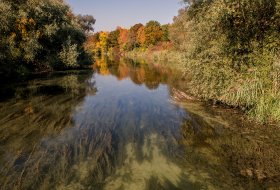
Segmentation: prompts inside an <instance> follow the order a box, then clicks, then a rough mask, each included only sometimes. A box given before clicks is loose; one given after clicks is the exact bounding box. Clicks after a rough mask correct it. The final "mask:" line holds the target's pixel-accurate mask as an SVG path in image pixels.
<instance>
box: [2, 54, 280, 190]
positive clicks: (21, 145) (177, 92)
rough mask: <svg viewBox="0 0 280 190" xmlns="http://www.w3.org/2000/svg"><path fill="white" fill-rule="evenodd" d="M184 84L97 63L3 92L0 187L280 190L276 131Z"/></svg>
mask: <svg viewBox="0 0 280 190" xmlns="http://www.w3.org/2000/svg"><path fill="white" fill-rule="evenodd" d="M185 85H186V81H185V78H184V75H182V74H181V73H180V72H178V71H176V70H174V69H171V68H169V67H165V66H160V65H153V64H146V63H144V62H132V61H129V60H119V61H108V60H106V59H101V60H98V61H97V63H96V64H95V66H94V69H93V71H69V72H60V73H59V72H58V73H54V74H52V75H49V76H46V77H42V78H37V79H33V80H29V81H28V82H24V83H20V84H17V85H9V86H7V85H6V86H3V87H1V98H0V189H58V190H71V189H73V190H79V189H81V190H82V189H104V190H122V189H124V190H126V189H127V190H142V189H143V190H156V189H166V190H169V189H170V190H172V189H184V190H185V189H190V190H196V189H213V190H214V189H279V187H280V180H279V179H280V158H279V154H280V146H279V145H280V138H279V137H280V135H279V134H280V133H279V129H278V128H277V127H273V126H258V125H256V124H254V123H252V122H249V121H247V119H245V118H244V116H243V115H242V114H240V113H238V111H235V110H230V109H226V108H219V107H216V108H215V107H213V106H209V105H205V103H202V102H198V101H195V100H191V97H189V96H188V95H187V94H185V93H184V89H186V87H185ZM277 130H278V132H277Z"/></svg>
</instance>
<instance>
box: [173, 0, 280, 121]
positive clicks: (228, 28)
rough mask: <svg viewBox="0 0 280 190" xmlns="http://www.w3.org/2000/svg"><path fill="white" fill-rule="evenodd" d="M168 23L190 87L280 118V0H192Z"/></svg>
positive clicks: (268, 118) (257, 115)
mask: <svg viewBox="0 0 280 190" xmlns="http://www.w3.org/2000/svg"><path fill="white" fill-rule="evenodd" d="M185 2H186V7H185V8H184V9H182V10H180V11H179V15H178V16H177V17H175V19H174V23H173V24H172V25H171V27H170V37H171V41H172V42H173V45H174V48H175V49H176V50H177V51H179V52H181V53H182V55H184V59H186V61H185V69H186V71H188V72H186V73H189V74H188V75H189V78H190V81H191V83H190V84H189V87H190V91H191V92H192V93H193V94H194V95H196V96H198V97H200V98H203V99H207V100H209V99H211V100H213V101H215V102H222V103H226V104H228V105H231V106H234V107H241V108H243V109H244V110H247V112H248V113H249V115H251V116H252V117H254V118H256V119H257V120H259V121H262V122H268V121H271V120H274V121H280V62H279V60H280V1H279V0H269V1H268V0H238V1H237V0H188V1H185Z"/></svg>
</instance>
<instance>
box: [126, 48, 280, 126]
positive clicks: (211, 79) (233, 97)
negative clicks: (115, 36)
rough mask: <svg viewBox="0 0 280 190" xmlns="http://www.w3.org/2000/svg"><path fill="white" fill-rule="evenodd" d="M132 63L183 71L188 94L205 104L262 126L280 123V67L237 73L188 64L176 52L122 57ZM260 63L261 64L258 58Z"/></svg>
mask: <svg viewBox="0 0 280 190" xmlns="http://www.w3.org/2000/svg"><path fill="white" fill-rule="evenodd" d="M125 56H126V57H128V58H131V59H134V60H141V59H142V60H143V59H145V60H147V61H148V62H153V63H161V64H166V65H172V66H174V65H176V66H178V67H177V68H180V69H181V70H183V72H184V74H185V75H186V78H188V79H189V80H187V82H186V86H187V89H188V91H189V93H190V94H192V95H193V96H195V97H197V98H200V99H202V100H206V101H209V100H210V101H213V102H215V103H221V104H225V105H228V106H231V107H234V108H239V109H242V110H243V111H245V112H246V113H247V115H248V116H249V117H250V118H252V119H254V120H256V121H259V122H261V123H270V122H279V121H280V93H279V84H280V81H279V76H280V64H279V61H278V62H277V61H276V62H275V64H274V65H273V66H272V67H255V68H251V69H248V70H246V71H243V72H239V71H237V70H235V69H233V68H231V67H230V66H226V65H223V66H220V64H219V62H218V61H219V60H217V62H216V64H211V65H210V64H205V63H204V62H203V61H201V62H198V61H197V60H191V59H189V58H188V57H186V56H185V54H184V53H181V52H179V51H170V50H164V51H156V52H150V51H139V50H138V51H137V50H134V51H131V52H128V53H126V54H125ZM259 61H262V59H261V58H260V60H259Z"/></svg>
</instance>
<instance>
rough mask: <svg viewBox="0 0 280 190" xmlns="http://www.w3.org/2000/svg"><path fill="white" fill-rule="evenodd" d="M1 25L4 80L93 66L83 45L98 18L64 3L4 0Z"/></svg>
mask: <svg viewBox="0 0 280 190" xmlns="http://www.w3.org/2000/svg"><path fill="white" fill-rule="evenodd" d="M0 23H1V25H0V34H1V38H0V76H1V77H11V76H13V77H16V76H19V75H25V74H27V73H31V72H37V73H39V72H45V71H51V70H54V69H68V68H76V67H79V66H80V65H81V64H83V63H90V56H89V55H88V54H87V53H86V51H85V49H84V47H83V44H84V42H85V41H86V34H88V33H90V32H91V31H93V27H92V26H93V24H94V23H95V19H94V18H93V17H92V16H89V15H86V16H81V15H78V16H76V15H74V14H73V12H72V11H71V9H70V7H69V6H68V5H67V4H65V3H64V1H63V0H1V2H0Z"/></svg>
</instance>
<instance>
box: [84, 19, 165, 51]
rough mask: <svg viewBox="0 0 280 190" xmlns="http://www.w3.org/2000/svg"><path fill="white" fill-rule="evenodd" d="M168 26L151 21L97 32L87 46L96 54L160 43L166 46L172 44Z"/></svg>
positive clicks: (147, 46) (143, 47) (89, 39)
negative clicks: (127, 27) (126, 27)
mask: <svg viewBox="0 0 280 190" xmlns="http://www.w3.org/2000/svg"><path fill="white" fill-rule="evenodd" d="M168 28H169V25H161V24H160V23H159V22H157V21H149V22H148V23H147V24H146V25H143V24H135V25H134V26H132V27H131V28H130V29H125V28H121V27H118V28H117V29H116V30H114V31H111V32H104V31H102V32H97V33H95V34H94V35H92V36H90V37H89V38H88V41H87V43H86V48H87V49H88V50H89V51H91V52H92V53H93V54H94V55H96V56H100V55H102V54H123V53H124V52H128V51H132V50H134V49H141V50H145V49H147V48H149V47H152V46H155V45H158V44H160V45H161V46H163V47H162V48H164V47H165V46H168V45H169V44H170V43H169V42H170V40H169V34H168V32H169V31H168Z"/></svg>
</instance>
